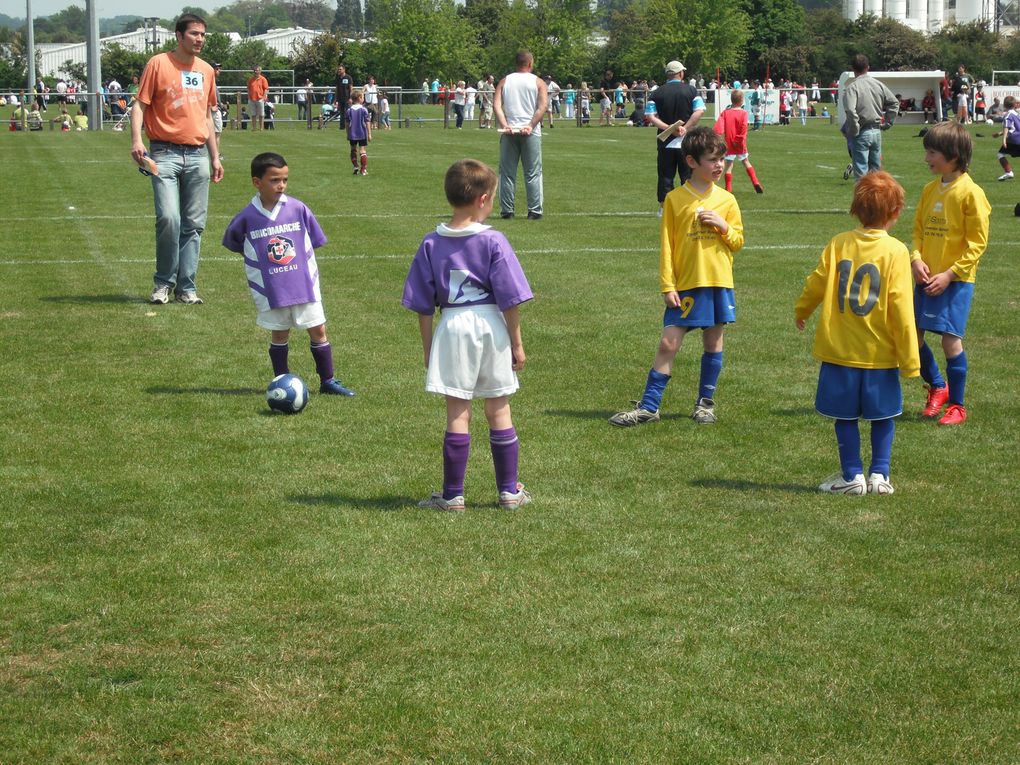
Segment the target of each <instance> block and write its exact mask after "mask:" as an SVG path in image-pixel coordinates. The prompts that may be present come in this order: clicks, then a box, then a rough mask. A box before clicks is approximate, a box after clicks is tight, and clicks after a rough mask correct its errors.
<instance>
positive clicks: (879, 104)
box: [843, 53, 900, 178]
mask: <svg viewBox="0 0 1020 765" xmlns="http://www.w3.org/2000/svg"><path fill="white" fill-rule="evenodd" d="M851 66H852V68H853V70H854V78H853V79H852V80H850V81H849V82H847V84H846V89H845V90H844V91H843V111H844V113H845V114H846V122H844V123H843V135H845V136H846V140H847V143H848V145H849V148H850V156H851V158H852V159H853V166H854V167H853V173H854V177H855V178H860V177H861V176H862V175H864V174H865V173H867V172H868V171H869V170H881V169H882V131H883V130H888V129H889V128H891V127H892V124H893V121H894V120H895V119H896V115H897V114H899V109H900V102H899V99H897V98H896V96H895V95H894V94H893V92H892V91H891V90H889V88H887V87H886V86H885V84H884V83H882V82H881V81H879V80H876V79H875V78H874V77H871V76H869V75H868V69H869V68H870V64H869V62H868V57H867V56H865V55H864V54H863V53H858V54H857V55H856V56H854V60H853V62H852V63H851Z"/></svg>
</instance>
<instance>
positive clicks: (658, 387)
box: [639, 369, 669, 412]
mask: <svg viewBox="0 0 1020 765" xmlns="http://www.w3.org/2000/svg"><path fill="white" fill-rule="evenodd" d="M668 382H669V375H664V374H663V373H662V372H656V371H655V370H654V369H649V370H648V381H647V382H646V383H645V392H644V395H642V396H641V403H640V404H639V406H640V407H641V408H642V409H644V410H645V411H647V412H657V411H659V404H661V403H662V394H663V393H664V392H665V391H666V383H668Z"/></svg>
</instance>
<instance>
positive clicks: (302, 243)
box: [223, 194, 326, 311]
mask: <svg viewBox="0 0 1020 765" xmlns="http://www.w3.org/2000/svg"><path fill="white" fill-rule="evenodd" d="M325 243H326V235H325V234H324V233H322V229H321V228H320V227H319V222H318V221H317V220H315V216H314V215H312V211H311V210H309V209H308V208H307V207H305V205H304V203H302V202H300V201H298V200H297V199H294V198H293V197H287V196H286V195H284V196H283V197H281V198H280V201H279V202H277V203H276V207H274V208H273V210H272V212H270V211H269V210H266V209H265V208H264V207H263V206H262V202H261V200H260V199H259V196H258V194H256V195H255V197H254V198H253V199H252V200H251V204H250V205H248V206H247V207H245V208H244V209H243V210H241V212H239V213H238V214H237V215H235V216H234V219H233V220H232V221H230V225H229V226H227V230H226V232H225V233H224V234H223V246H224V247H226V248H227V249H228V250H230V251H231V252H238V253H241V254H242V255H244V270H245V273H246V274H247V276H248V287H250V288H251V297H252V300H254V301H255V307H256V308H257V309H258V310H259V311H268V310H269V309H271V308H285V307H287V306H291V305H300V304H301V303H316V302H321V301H322V295H321V293H320V292H319V266H318V264H317V263H316V262H315V248H316V247H321V246H322V245H324V244H325Z"/></svg>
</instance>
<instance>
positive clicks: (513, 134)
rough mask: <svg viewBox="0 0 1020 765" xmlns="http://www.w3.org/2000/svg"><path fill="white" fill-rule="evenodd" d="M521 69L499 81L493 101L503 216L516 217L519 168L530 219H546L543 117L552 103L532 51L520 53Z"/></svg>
mask: <svg viewBox="0 0 1020 765" xmlns="http://www.w3.org/2000/svg"><path fill="white" fill-rule="evenodd" d="M516 65H517V70H516V71H515V72H512V73H510V74H508V75H507V76H506V77H504V78H503V79H502V80H500V81H499V85H497V86H496V93H495V96H494V98H493V109H494V110H495V112H496V122H497V124H498V125H499V127H500V129H501V130H502V131H503V134H502V135H501V136H500V138H499V215H500V217H501V218H512V217H514V195H515V192H516V188H517V165H518V163H520V164H521V166H522V168H523V170H524V188H525V190H526V191H527V195H528V218H529V220H539V219H540V218H541V217H542V212H543V210H542V116H543V115H544V114H545V110H546V106H547V105H548V101H549V91H548V90H547V89H546V86H545V82H544V81H543V80H542V79H541V78H540V77H536V76H535V74H534V73H533V72H532V70H533V69H534V68H535V57H534V56H533V55H532V54H531V51H526V50H522V51H520V52H519V53H518V54H517V60H516Z"/></svg>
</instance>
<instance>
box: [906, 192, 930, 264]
mask: <svg viewBox="0 0 1020 765" xmlns="http://www.w3.org/2000/svg"><path fill="white" fill-rule="evenodd" d="M927 197H928V187H927V186H925V187H924V189H923V190H922V191H921V199H920V200H919V201H918V203H917V211H916V212H915V213H914V233H913V238H912V240H911V245H912V247H911V250H910V262H911V263H913V262H915V261H917V260H920V259H921V248H922V247H923V246H924V215H925V210H927V209H928V202H927Z"/></svg>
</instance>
